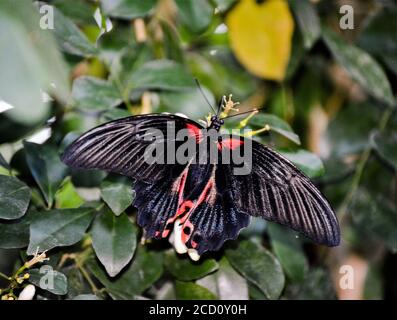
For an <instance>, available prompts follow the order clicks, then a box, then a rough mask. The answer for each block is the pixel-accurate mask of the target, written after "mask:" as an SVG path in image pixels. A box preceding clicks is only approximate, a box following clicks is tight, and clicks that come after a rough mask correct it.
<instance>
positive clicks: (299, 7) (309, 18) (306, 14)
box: [290, 0, 321, 49]
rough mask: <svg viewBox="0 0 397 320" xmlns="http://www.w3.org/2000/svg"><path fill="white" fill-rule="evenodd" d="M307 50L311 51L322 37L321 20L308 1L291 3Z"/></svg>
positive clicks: (302, 0)
mask: <svg viewBox="0 0 397 320" xmlns="http://www.w3.org/2000/svg"><path fill="white" fill-rule="evenodd" d="M290 4H291V6H292V9H293V10H294V14H295V17H296V20H297V22H298V25H299V28H300V30H301V32H302V35H303V43H304V46H305V48H306V49H310V48H311V47H312V46H313V44H314V43H315V42H316V41H317V40H318V38H319V37H320V35H321V26H320V19H319V17H318V15H317V12H316V9H315V8H314V6H313V4H312V3H311V2H310V1H308V0H301V1H290Z"/></svg>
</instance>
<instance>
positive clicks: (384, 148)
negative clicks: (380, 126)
mask: <svg viewBox="0 0 397 320" xmlns="http://www.w3.org/2000/svg"><path fill="white" fill-rule="evenodd" d="M371 144H372V146H373V148H374V149H375V150H376V152H377V154H378V155H379V156H380V157H381V158H382V159H383V160H385V161H386V162H387V163H388V164H389V165H391V166H392V167H393V168H394V170H397V152H396V145H397V131H391V132H390V131H387V132H379V131H378V132H375V133H374V134H373V135H372V136H371Z"/></svg>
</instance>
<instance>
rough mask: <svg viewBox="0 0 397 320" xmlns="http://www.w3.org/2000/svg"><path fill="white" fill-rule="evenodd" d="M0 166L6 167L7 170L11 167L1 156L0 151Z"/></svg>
mask: <svg viewBox="0 0 397 320" xmlns="http://www.w3.org/2000/svg"><path fill="white" fill-rule="evenodd" d="M0 166H1V167H3V168H5V169H7V170H8V171H11V167H10V166H9V164H8V163H7V161H6V160H5V159H4V158H3V156H2V155H1V153H0Z"/></svg>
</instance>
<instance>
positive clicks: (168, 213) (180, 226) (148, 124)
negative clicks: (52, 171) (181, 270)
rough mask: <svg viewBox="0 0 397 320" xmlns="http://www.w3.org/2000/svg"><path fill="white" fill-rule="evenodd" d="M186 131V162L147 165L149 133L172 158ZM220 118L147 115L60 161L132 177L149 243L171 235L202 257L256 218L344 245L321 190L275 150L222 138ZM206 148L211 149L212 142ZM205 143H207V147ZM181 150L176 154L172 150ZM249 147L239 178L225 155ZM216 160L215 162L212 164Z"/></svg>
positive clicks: (110, 128)
mask: <svg viewBox="0 0 397 320" xmlns="http://www.w3.org/2000/svg"><path fill="white" fill-rule="evenodd" d="M170 123H171V124H172V125H173V128H174V130H175V131H179V130H183V129H184V130H186V131H187V134H188V136H189V137H190V138H191V140H192V141H193V144H194V145H195V146H196V147H197V148H198V150H201V149H200V148H202V149H203V150H210V148H211V146H215V151H214V152H215V153H216V156H215V158H211V157H210V153H211V152H207V153H204V156H203V155H201V154H200V153H199V152H196V153H194V154H193V155H192V156H190V158H189V157H188V161H186V162H185V163H178V162H176V163H155V162H154V163H150V162H149V163H148V162H147V161H145V152H146V151H145V150H147V148H148V146H153V144H154V143H155V142H153V140H147V139H143V138H142V137H145V136H147V132H148V130H152V129H154V128H155V129H156V130H158V131H159V132H160V133H162V134H163V138H162V139H160V140H159V141H161V142H164V143H165V145H166V144H167V143H169V142H173V143H175V144H176V146H174V147H173V148H170V147H169V146H168V145H167V147H166V148H165V150H164V151H162V152H163V153H164V154H165V155H169V154H170V153H175V152H176V151H175V150H176V149H178V147H181V146H182V144H183V141H179V140H178V139H175V137H171V135H170V132H169V130H168V129H169V124H170ZM222 125H223V119H220V118H219V117H218V116H213V117H212V118H211V121H210V123H209V124H208V126H207V128H204V127H203V126H201V125H200V124H199V123H196V122H194V121H192V120H190V119H187V118H183V117H179V116H176V115H169V114H167V115H165V114H149V115H140V116H133V117H128V118H124V119H119V120H115V121H112V122H109V123H105V124H103V125H101V126H99V127H97V128H94V129H92V130H91V131H89V132H87V133H86V134H84V135H83V136H82V137H80V138H79V139H77V140H76V141H75V142H74V143H73V144H72V145H71V146H69V147H68V148H67V150H66V151H65V153H64V155H63V156H62V160H63V161H64V162H65V163H66V164H68V165H70V166H72V167H78V168H86V169H94V168H95V169H102V170H106V171H109V172H115V173H119V174H123V175H126V176H130V177H132V178H134V179H135V181H136V182H135V185H134V190H135V192H136V200H135V202H134V206H135V207H136V208H137V209H138V217H137V222H138V224H139V225H140V226H141V227H143V228H144V229H145V231H146V237H148V238H156V239H161V238H166V237H170V236H171V237H172V238H173V239H172V240H173V242H174V245H175V248H176V249H177V251H178V252H180V253H184V252H189V253H192V254H191V257H199V256H200V255H201V254H202V253H204V252H206V251H215V250H219V249H220V248H221V246H222V245H223V243H224V242H225V241H226V240H228V239H235V238H236V237H237V235H238V233H239V231H240V230H241V229H242V228H244V227H246V226H247V225H248V224H249V221H250V217H251V216H258V217H262V218H264V219H267V220H270V221H275V222H278V223H280V224H283V225H286V226H289V227H291V228H293V229H294V230H297V231H299V232H301V233H303V234H305V235H306V236H307V237H309V238H310V239H312V240H314V241H315V242H317V243H320V244H325V245H328V246H335V245H338V244H339V238H340V233H339V225H338V221H337V219H336V216H335V214H334V212H333V211H332V209H331V207H330V205H329V203H328V202H327V200H326V199H325V198H324V196H322V194H321V193H320V191H319V190H318V189H317V188H316V187H315V186H314V185H313V184H312V182H311V181H310V180H309V178H307V177H306V176H305V175H304V174H303V173H302V172H301V171H300V170H298V169H297V168H296V167H295V166H294V165H293V164H292V163H291V162H290V161H288V160H287V159H285V158H283V157H282V156H281V155H279V154H278V153H276V152H275V151H273V150H271V149H270V148H268V147H266V146H264V145H262V144H260V143H259V142H256V141H254V140H250V139H248V138H244V137H241V136H235V135H223V136H222V135H219V136H215V138H214V137H213V136H211V135H208V134H207V132H208V131H211V130H215V132H217V133H218V132H219V131H220V129H221V126H222ZM208 142H209V143H208ZM205 143H207V144H205ZM175 148H176V149H175ZM245 149H247V150H248V149H250V151H251V158H250V162H251V163H250V165H251V168H250V171H249V172H248V173H246V174H236V169H238V167H241V166H243V167H244V166H246V165H247V163H246V162H247V161H244V162H243V163H239V164H237V163H236V162H234V160H233V158H232V161H231V162H230V163H225V162H224V161H223V159H224V158H223V155H224V154H225V153H228V152H230V153H233V152H236V153H244V152H245ZM215 160H216V161H215Z"/></svg>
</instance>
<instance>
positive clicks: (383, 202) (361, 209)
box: [349, 189, 397, 251]
mask: <svg viewBox="0 0 397 320" xmlns="http://www.w3.org/2000/svg"><path fill="white" fill-rule="evenodd" d="M349 212H350V214H351V215H352V218H353V223H354V226H355V227H356V228H357V229H359V230H360V231H361V232H365V233H366V234H367V235H371V236H372V237H374V238H376V239H378V240H381V241H383V242H384V243H385V245H386V246H387V247H388V248H390V249H391V250H393V251H395V250H397V234H396V228H397V207H396V205H395V203H393V202H392V201H390V200H389V199H387V198H386V197H385V196H384V195H373V194H370V193H369V192H368V191H367V190H365V189H360V190H358V192H356V195H355V197H354V199H353V201H352V203H351V205H350V207H349Z"/></svg>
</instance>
